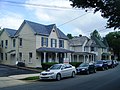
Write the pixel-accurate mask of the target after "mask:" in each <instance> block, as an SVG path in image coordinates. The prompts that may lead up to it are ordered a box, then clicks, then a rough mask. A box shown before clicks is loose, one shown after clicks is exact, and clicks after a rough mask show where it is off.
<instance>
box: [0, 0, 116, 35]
mask: <svg viewBox="0 0 120 90" xmlns="http://www.w3.org/2000/svg"><path fill="white" fill-rule="evenodd" d="M13 2H17V3H13ZM20 3H21V4H20ZM71 3H72V2H70V1H69V0H0V27H1V28H11V29H16V30H17V29H18V28H19V27H20V25H21V24H22V22H23V21H24V20H29V21H32V22H36V23H40V24H44V25H49V24H56V26H57V27H58V28H59V29H60V30H61V31H62V32H64V33H65V34H66V35H67V34H68V33H69V34H72V35H73V36H78V35H80V34H81V35H83V36H88V37H89V36H90V33H91V32H93V31H94V30H97V31H98V32H99V33H100V35H101V36H102V37H104V36H105V35H106V34H108V33H109V32H113V31H114V30H113V29H106V28H105V26H106V22H107V20H106V19H104V18H103V17H101V13H100V12H97V13H95V14H94V13H93V11H92V10H89V11H88V12H85V10H83V9H75V8H72V6H71V5H70V4H71ZM28 4H29V5H28Z"/></svg>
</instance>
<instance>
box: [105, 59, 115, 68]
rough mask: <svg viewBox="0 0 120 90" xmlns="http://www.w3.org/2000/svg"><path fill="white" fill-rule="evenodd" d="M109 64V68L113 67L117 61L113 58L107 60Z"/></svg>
mask: <svg viewBox="0 0 120 90" xmlns="http://www.w3.org/2000/svg"><path fill="white" fill-rule="evenodd" d="M106 62H107V64H108V68H113V67H114V66H115V64H114V63H115V62H114V61H113V60H106Z"/></svg>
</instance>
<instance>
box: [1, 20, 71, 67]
mask: <svg viewBox="0 0 120 90" xmlns="http://www.w3.org/2000/svg"><path fill="white" fill-rule="evenodd" d="M11 32H12V30H11V31H10V33H11ZM12 34H13V33H12ZM3 37H4V42H5V43H7V44H6V45H8V43H9V47H10V48H8V51H7V52H8V53H9V54H11V55H12V56H14V57H12V58H9V59H10V60H9V61H13V62H14V64H15V62H16V61H21V62H24V63H25V64H26V66H28V67H41V63H43V62H59V63H62V62H64V60H65V59H66V58H67V59H69V61H71V53H73V51H70V50H69V48H68V38H67V36H66V35H65V34H64V33H63V32H62V31H60V30H59V29H58V28H57V27H56V25H55V24H51V25H42V24H39V23H35V22H31V21H27V20H24V21H23V23H22V25H21V26H20V27H19V29H18V30H17V32H15V33H14V37H13V38H12V39H11V38H10V37H8V36H5V35H4V33H3V34H1V39H3ZM5 40H7V41H5ZM1 43H3V40H1ZM11 45H12V46H11ZM3 52H6V51H3ZM7 52H6V53H7ZM1 54H2V53H1ZM1 56H3V55H1ZM15 60H16V61H15ZM3 63H4V62H3ZM8 64H13V63H11V62H9V63H8Z"/></svg>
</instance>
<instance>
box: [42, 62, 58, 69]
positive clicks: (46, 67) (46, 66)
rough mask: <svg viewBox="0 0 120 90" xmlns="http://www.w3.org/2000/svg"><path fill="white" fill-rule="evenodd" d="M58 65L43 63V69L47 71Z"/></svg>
mask: <svg viewBox="0 0 120 90" xmlns="http://www.w3.org/2000/svg"><path fill="white" fill-rule="evenodd" d="M54 64H57V63H56V62H47V63H42V69H43V70H47V69H48V68H50V67H51V66H52V65H54Z"/></svg>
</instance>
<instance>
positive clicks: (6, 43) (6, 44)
mask: <svg viewBox="0 0 120 90" xmlns="http://www.w3.org/2000/svg"><path fill="white" fill-rule="evenodd" d="M7 47H8V40H5V48H7Z"/></svg>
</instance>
